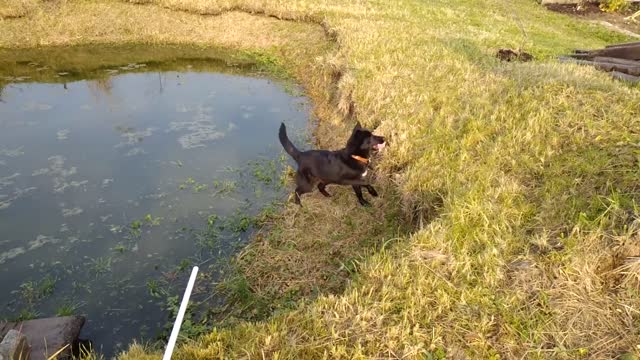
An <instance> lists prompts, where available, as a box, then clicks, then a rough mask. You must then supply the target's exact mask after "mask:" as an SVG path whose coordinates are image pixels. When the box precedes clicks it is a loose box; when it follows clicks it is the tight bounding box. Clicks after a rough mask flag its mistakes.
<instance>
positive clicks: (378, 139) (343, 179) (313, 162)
mask: <svg viewBox="0 0 640 360" xmlns="http://www.w3.org/2000/svg"><path fill="white" fill-rule="evenodd" d="M278 135H279V137H280V143H281V144H282V146H283V147H284V149H285V151H286V152H287V153H288V154H289V155H291V157H292V158H293V159H294V160H295V161H296V163H297V164H298V171H297V172H296V197H295V201H296V204H298V205H302V204H300V195H302V194H304V193H308V192H311V191H313V187H314V186H318V190H320V193H322V195H324V196H327V197H329V196H331V194H329V193H328V192H327V190H326V186H327V185H329V184H338V185H351V186H352V187H353V191H355V193H356V196H357V197H358V201H359V202H360V204H362V205H364V206H367V205H369V202H368V201H367V200H365V199H364V197H362V187H363V186H364V187H365V188H366V189H367V191H368V192H369V194H371V195H372V196H378V193H377V192H376V190H375V189H374V188H373V186H371V185H369V182H368V181H367V180H366V179H365V176H366V175H367V168H368V166H367V165H369V156H370V155H371V152H372V151H377V150H381V149H382V148H384V146H385V142H384V137H382V136H376V135H373V134H372V133H371V131H369V130H367V129H364V128H362V126H360V123H357V124H356V126H355V128H353V132H352V133H351V137H349V141H347V146H346V147H345V148H344V149H341V150H337V151H329V150H309V151H300V150H298V149H296V147H295V146H294V145H293V144H292V143H291V141H289V138H288V137H287V130H286V128H285V126H284V124H282V125H280V132H279V134H278Z"/></svg>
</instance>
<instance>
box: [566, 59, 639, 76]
mask: <svg viewBox="0 0 640 360" xmlns="http://www.w3.org/2000/svg"><path fill="white" fill-rule="evenodd" d="M559 61H560V62H573V63H575V64H580V65H590V66H593V67H595V68H596V69H598V70H602V71H607V72H611V71H617V72H621V73H625V74H628V75H633V76H640V66H630V65H622V64H614V63H606V62H596V61H588V60H576V59H573V58H570V57H560V58H559Z"/></svg>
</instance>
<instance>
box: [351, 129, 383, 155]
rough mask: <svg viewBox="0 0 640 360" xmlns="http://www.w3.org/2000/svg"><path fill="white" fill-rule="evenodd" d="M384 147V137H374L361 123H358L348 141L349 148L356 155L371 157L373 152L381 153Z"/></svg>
mask: <svg viewBox="0 0 640 360" xmlns="http://www.w3.org/2000/svg"><path fill="white" fill-rule="evenodd" d="M384 146H385V142H384V137H382V136H377V135H373V134H372V133H371V131H370V130H368V129H365V128H363V127H362V126H361V125H360V122H358V123H356V126H355V127H354V128H353V131H352V132H351V137H350V138H349V141H347V148H348V149H349V150H351V151H352V152H354V153H356V154H364V155H369V153H370V152H371V151H380V150H382V149H383V148H384Z"/></svg>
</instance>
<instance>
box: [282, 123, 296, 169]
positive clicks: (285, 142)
mask: <svg viewBox="0 0 640 360" xmlns="http://www.w3.org/2000/svg"><path fill="white" fill-rule="evenodd" d="M278 137H279V138H280V144H282V147H283V148H284V150H285V151H286V152H287V154H289V155H291V157H292V158H293V160H295V161H296V162H298V158H299V157H300V150H298V149H296V147H295V146H294V145H293V144H292V143H291V141H290V140H289V138H288V137H287V129H286V127H285V126H284V123H282V124H280V131H279V132H278Z"/></svg>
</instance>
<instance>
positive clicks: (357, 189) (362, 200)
mask: <svg viewBox="0 0 640 360" xmlns="http://www.w3.org/2000/svg"><path fill="white" fill-rule="evenodd" d="M365 186H366V185H365ZM352 187H353V191H354V192H355V193H356V196H357V197H358V202H360V205H362V206H371V204H369V202H368V201H367V200H365V198H364V196H362V185H353V186H352Z"/></svg>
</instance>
